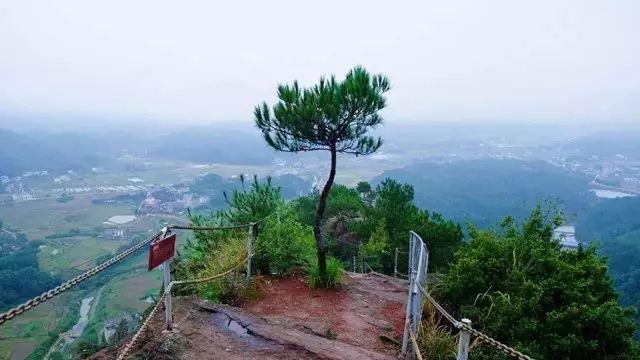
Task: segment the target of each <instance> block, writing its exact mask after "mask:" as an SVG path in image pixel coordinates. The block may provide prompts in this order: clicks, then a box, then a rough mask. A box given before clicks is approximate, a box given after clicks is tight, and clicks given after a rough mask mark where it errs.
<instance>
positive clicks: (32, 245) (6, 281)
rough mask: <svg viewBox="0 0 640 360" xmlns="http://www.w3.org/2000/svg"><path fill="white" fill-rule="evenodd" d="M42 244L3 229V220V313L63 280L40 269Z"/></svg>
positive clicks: (0, 283) (0, 291)
mask: <svg viewBox="0 0 640 360" xmlns="http://www.w3.org/2000/svg"><path fill="white" fill-rule="evenodd" d="M40 244H41V243H40V242H38V241H29V240H28V239H27V238H26V236H24V234H21V233H17V234H14V233H12V232H9V231H3V230H2V222H1V221H0V294H2V296H0V312H2V311H4V310H5V309H7V308H9V307H11V306H13V305H16V304H18V303H21V302H23V301H25V300H27V299H29V298H31V297H33V296H35V295H40V294H41V293H42V292H44V291H46V290H48V289H50V288H52V287H54V286H56V285H58V282H59V280H60V279H58V278H56V277H53V276H51V275H49V274H48V273H46V272H43V271H40V267H39V265H38V256H37V255H38V251H39V249H38V246H39V245H40Z"/></svg>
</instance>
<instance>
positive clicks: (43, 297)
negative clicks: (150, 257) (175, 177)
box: [0, 214, 273, 325]
mask: <svg viewBox="0 0 640 360" xmlns="http://www.w3.org/2000/svg"><path fill="white" fill-rule="evenodd" d="M272 215H273V214H270V215H267V216H266V217H264V218H262V219H260V220H258V221H255V222H251V223H248V224H241V225H224V226H192V225H170V226H167V228H166V229H176V230H177V229H180V230H194V231H214V230H230V229H239V228H247V227H253V226H255V225H257V224H259V223H261V222H263V221H265V220H267V219H268V218H269V217H271V216H272ZM162 234H163V231H158V232H156V233H155V234H153V235H152V236H150V237H148V238H147V239H146V240H144V241H142V242H139V243H138V244H136V245H134V246H132V247H131V248H129V249H127V250H125V251H123V252H121V253H120V254H118V255H116V256H114V257H112V258H111V259H109V260H107V261H105V262H103V263H102V264H99V265H97V266H94V267H93V268H91V269H89V270H87V271H85V272H83V273H82V274H80V275H78V276H75V277H74V278H72V279H70V280H68V281H66V282H64V283H62V284H60V285H58V286H56V287H55V288H53V289H50V290H49V291H47V292H44V293H42V294H40V295H38V296H36V297H34V298H33V299H30V300H28V301H26V302H25V303H23V304H20V305H18V306H16V307H14V308H12V309H9V310H7V311H6V312H4V313H2V314H0V325H2V324H3V323H5V322H6V321H8V320H10V319H13V318H14V317H16V316H18V315H20V314H22V313H24V312H25V311H28V310H31V309H33V308H35V307H36V306H38V305H40V304H42V303H43V302H45V301H47V300H49V299H52V298H53V297H55V296H57V295H59V294H60V293H62V292H65V291H67V290H69V289H71V288H72V287H74V286H76V285H78V284H79V283H81V282H83V281H84V280H86V279H88V278H90V277H92V276H94V275H96V274H98V273H99V272H101V271H103V270H106V269H107V268H109V267H111V266H112V265H114V264H116V263H118V262H119V261H121V260H123V259H125V258H127V257H128V256H130V255H132V254H134V253H135V252H136V251H138V250H140V249H142V248H143V247H144V246H146V245H148V244H150V243H151V242H153V241H154V240H156V239H157V238H158V237H160V236H162ZM245 261H246V260H245ZM85 263H86V262H85Z"/></svg>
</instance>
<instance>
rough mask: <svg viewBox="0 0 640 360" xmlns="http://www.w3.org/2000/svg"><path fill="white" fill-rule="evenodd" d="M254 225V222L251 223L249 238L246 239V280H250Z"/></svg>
mask: <svg viewBox="0 0 640 360" xmlns="http://www.w3.org/2000/svg"><path fill="white" fill-rule="evenodd" d="M254 226H255V223H251V228H250V229H249V238H248V239H247V279H246V281H247V282H249V281H250V280H251V257H252V256H253V236H254Z"/></svg>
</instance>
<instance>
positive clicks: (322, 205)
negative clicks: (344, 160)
mask: <svg viewBox="0 0 640 360" xmlns="http://www.w3.org/2000/svg"><path fill="white" fill-rule="evenodd" d="M336 157H337V152H336V147H335V145H334V146H332V147H331V171H329V178H328V179H327V182H326V183H325V184H324V187H323V188H322V193H321V194H320V202H318V208H317V209H316V218H315V222H314V225H313V235H314V237H315V238H316V249H317V251H318V272H319V275H320V278H322V279H326V277H327V253H326V249H325V247H324V238H323V237H322V220H323V218H324V211H325V210H326V208H327V199H328V198H329V191H330V190H331V186H332V185H333V180H334V179H335V177H336Z"/></svg>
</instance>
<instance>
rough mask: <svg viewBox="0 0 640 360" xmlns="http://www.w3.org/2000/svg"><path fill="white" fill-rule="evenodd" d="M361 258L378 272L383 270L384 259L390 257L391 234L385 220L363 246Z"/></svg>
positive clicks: (377, 226)
mask: <svg viewBox="0 0 640 360" xmlns="http://www.w3.org/2000/svg"><path fill="white" fill-rule="evenodd" d="M360 250H361V251H360V256H361V257H362V258H363V259H364V261H365V262H366V263H367V264H369V266H371V268H373V269H374V270H376V271H380V270H381V269H382V262H383V259H384V258H385V257H386V256H388V255H389V253H390V252H389V234H388V233H387V226H386V224H385V221H384V219H382V220H381V221H380V222H379V223H378V225H376V228H375V230H374V231H373V234H371V237H370V238H369V241H367V242H366V243H365V244H364V245H362V246H361V249H360Z"/></svg>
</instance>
